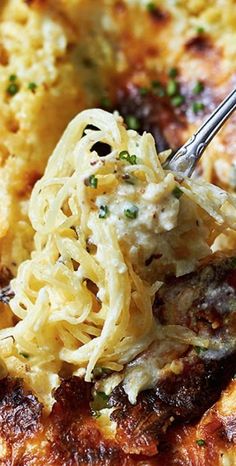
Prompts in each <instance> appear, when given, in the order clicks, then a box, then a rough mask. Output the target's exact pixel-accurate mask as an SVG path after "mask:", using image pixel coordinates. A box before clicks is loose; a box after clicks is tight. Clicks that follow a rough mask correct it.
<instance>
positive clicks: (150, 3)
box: [146, 2, 156, 13]
mask: <svg viewBox="0 0 236 466" xmlns="http://www.w3.org/2000/svg"><path fill="white" fill-rule="evenodd" d="M146 8H147V10H148V11H149V13H152V12H153V11H155V9H156V5H155V3H154V2H149V3H148V4H147V6H146Z"/></svg>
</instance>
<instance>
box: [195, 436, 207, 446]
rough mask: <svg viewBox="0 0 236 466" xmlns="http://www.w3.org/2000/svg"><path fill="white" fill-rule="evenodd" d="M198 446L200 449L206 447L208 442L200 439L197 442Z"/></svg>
mask: <svg viewBox="0 0 236 466" xmlns="http://www.w3.org/2000/svg"><path fill="white" fill-rule="evenodd" d="M196 444H197V445H198V446H199V447H204V446H205V445H206V442H205V440H203V439H202V438H199V439H197V440H196Z"/></svg>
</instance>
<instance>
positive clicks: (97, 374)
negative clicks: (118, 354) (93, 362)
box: [93, 366, 112, 377]
mask: <svg viewBox="0 0 236 466" xmlns="http://www.w3.org/2000/svg"><path fill="white" fill-rule="evenodd" d="M111 373H112V371H111V369H107V368H106V367H100V366H95V368H94V369H93V375H94V377H101V376H102V375H104V374H106V375H109V374H111Z"/></svg>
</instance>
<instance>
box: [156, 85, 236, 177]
mask: <svg viewBox="0 0 236 466" xmlns="http://www.w3.org/2000/svg"><path fill="white" fill-rule="evenodd" d="M235 109H236V89H234V90H233V91H232V92H231V93H230V94H229V95H228V96H227V97H226V98H225V99H224V100H223V102H221V103H220V105H218V107H217V108H216V109H215V110H214V112H213V113H212V114H211V115H210V117H209V118H208V119H207V120H206V121H205V122H204V123H203V124H202V126H201V127H200V128H199V129H198V131H197V132H196V133H194V134H193V135H192V136H191V138H190V139H188V141H187V142H186V143H185V144H184V145H183V146H182V147H181V148H180V149H179V150H178V151H177V152H176V153H175V154H174V155H172V156H170V158H168V159H167V161H166V163H165V165H164V168H167V169H168V170H173V171H175V172H178V173H180V174H182V175H184V176H191V175H192V173H193V171H194V168H195V166H196V163H197V161H198V160H199V159H200V157H201V156H202V154H203V152H204V150H205V149H206V147H207V146H208V144H209V142H211V140H212V139H213V137H214V136H215V135H216V133H218V131H219V130H220V128H221V127H222V126H223V124H224V123H225V121H226V120H227V119H228V118H229V116H230V115H231V114H232V113H233V112H234V110H235Z"/></svg>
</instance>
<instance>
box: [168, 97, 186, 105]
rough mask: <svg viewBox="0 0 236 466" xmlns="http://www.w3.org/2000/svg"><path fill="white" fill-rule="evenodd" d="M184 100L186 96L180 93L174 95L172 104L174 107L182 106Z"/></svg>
mask: <svg viewBox="0 0 236 466" xmlns="http://www.w3.org/2000/svg"><path fill="white" fill-rule="evenodd" d="M184 101H185V98H184V96H183V95H180V94H179V95H176V96H174V97H172V99H171V105H173V107H180V105H182V104H183V103H184Z"/></svg>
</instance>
